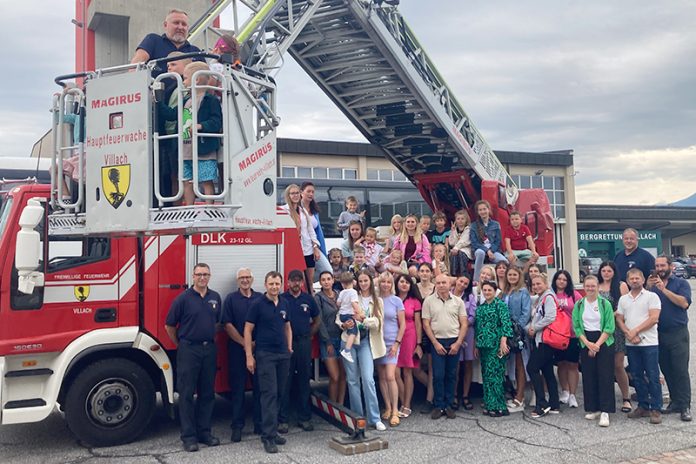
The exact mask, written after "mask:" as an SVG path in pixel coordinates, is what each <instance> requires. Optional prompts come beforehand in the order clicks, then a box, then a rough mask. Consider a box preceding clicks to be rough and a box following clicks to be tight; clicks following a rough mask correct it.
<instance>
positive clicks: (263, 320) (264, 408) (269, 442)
mask: <svg viewBox="0 0 696 464" xmlns="http://www.w3.org/2000/svg"><path fill="white" fill-rule="evenodd" d="M282 285H283V276H282V275H281V274H280V273H278V272H276V271H271V272H269V273H268V274H266V278H265V279H264V286H265V287H266V294H265V295H264V296H263V298H260V299H259V300H258V301H257V302H256V303H254V304H253V305H252V306H251V307H250V308H249V312H248V313H247V321H246V324H245V325H244V351H245V353H246V365H247V369H248V370H249V372H251V373H252V374H254V373H255V372H256V373H257V375H258V382H259V390H260V393H261V441H262V442H263V447H264V449H265V450H266V452H267V453H277V452H278V447H277V446H276V445H284V444H285V443H286V442H287V440H286V439H285V438H284V437H281V436H279V435H278V406H279V402H280V399H281V397H282V395H283V392H284V391H285V384H286V382H287V380H288V368H289V366H290V354H291V353H292V329H291V328H290V321H289V320H288V303H287V301H285V300H284V299H282V298H280V289H281V286H282ZM252 333H253V334H254V343H255V346H254V347H252V340H251V337H252Z"/></svg>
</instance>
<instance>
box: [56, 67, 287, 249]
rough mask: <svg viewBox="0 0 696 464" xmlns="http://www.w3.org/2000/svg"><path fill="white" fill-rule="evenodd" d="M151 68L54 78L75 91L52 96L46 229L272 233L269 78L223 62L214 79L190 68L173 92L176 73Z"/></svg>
mask: <svg viewBox="0 0 696 464" xmlns="http://www.w3.org/2000/svg"><path fill="white" fill-rule="evenodd" d="M182 58H197V59H202V58H204V56H200V55H199V56H189V57H187V56H184V57H177V59H182ZM207 58H209V59H211V57H210V56H208V57H207ZM215 58H217V57H213V58H212V59H215ZM169 60H171V59H169ZM158 64H159V65H162V64H163V63H162V62H160V63H157V62H151V63H149V64H147V65H126V66H119V67H116V68H110V69H103V70H98V71H96V72H93V73H88V74H85V75H80V76H75V75H71V76H64V77H63V78H57V79H56V82H58V83H60V84H62V85H65V84H66V82H67V81H71V80H72V79H74V78H75V77H83V78H84V79H85V84H84V91H83V90H81V89H79V88H76V87H72V86H67V85H66V86H65V89H64V90H63V91H62V92H61V93H60V94H57V96H56V97H55V98H54V104H53V115H54V118H53V121H54V124H53V133H54V134H57V136H56V137H55V140H56V142H55V146H54V153H53V164H52V184H51V207H52V212H51V213H50V214H49V230H50V233H51V234H62V235H70V234H84V233H89V234H110V235H113V234H117V235H118V234H133V233H150V234H154V233H176V232H177V231H182V232H187V231H196V232H201V231H206V230H229V229H232V228H254V229H264V228H265V229H269V228H272V227H273V219H274V217H275V203H276V201H275V200H276V193H275V180H276V169H277V167H276V155H275V153H276V131H275V129H276V126H277V125H278V118H277V116H276V115H275V84H274V83H273V81H272V80H271V79H269V78H268V77H267V76H265V75H263V74H261V73H258V72H256V71H254V70H248V69H245V68H239V69H236V68H233V67H232V66H231V65H230V64H224V65H223V66H222V68H223V70H222V72H219V71H212V70H197V71H196V72H194V73H193V75H192V76H191V78H190V85H189V86H184V82H183V81H182V79H181V77H180V76H179V75H178V74H174V73H164V74H159V75H158V76H157V77H156V78H153V77H152V70H153V68H154V67H155V66H156V65H158ZM164 64H166V63H164ZM215 107H217V110H215ZM166 121H171V124H170V125H169V126H167V125H166V124H165V122H166ZM73 133H74V135H72V134H73ZM170 168H171V171H172V172H171V173H170V172H169V171H168V169H170ZM216 169H217V170H218V172H219V174H218V176H217V177H215V175H214V174H211V173H213V172H214V171H215V170H216ZM68 173H72V176H71V177H72V181H73V182H72V184H73V185H72V187H71V192H70V193H71V194H72V196H70V195H69V194H68V192H67V189H68V187H67V185H66V182H65V180H66V178H68V176H67V175H66V174H68ZM61 174H62V175H61ZM201 183H202V185H203V186H204V187H205V188H201ZM187 191H188V193H186V192H187ZM187 196H188V198H189V201H188V204H186V203H187V202H184V205H181V204H182V200H184V198H186V197H187ZM194 198H195V203H192V201H193V199H194Z"/></svg>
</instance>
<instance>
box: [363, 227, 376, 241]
mask: <svg viewBox="0 0 696 464" xmlns="http://www.w3.org/2000/svg"><path fill="white" fill-rule="evenodd" d="M368 232H371V233H373V234H375V239H376V238H377V235H378V234H377V229H375V228H374V227H368V228H367V229H365V235H367V233H368Z"/></svg>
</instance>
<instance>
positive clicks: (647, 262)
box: [614, 247, 655, 282]
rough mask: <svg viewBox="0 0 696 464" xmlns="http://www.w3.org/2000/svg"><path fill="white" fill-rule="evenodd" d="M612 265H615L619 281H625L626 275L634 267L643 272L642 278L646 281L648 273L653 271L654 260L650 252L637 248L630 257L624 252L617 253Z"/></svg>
mask: <svg viewBox="0 0 696 464" xmlns="http://www.w3.org/2000/svg"><path fill="white" fill-rule="evenodd" d="M614 264H615V265H616V272H617V274H618V275H619V279H621V280H623V281H624V282H625V281H626V273H627V272H628V270H629V269H633V268H634V267H637V268H638V269H640V270H641V271H643V277H645V280H647V279H648V276H649V275H650V273H651V272H652V271H653V270H654V269H655V258H654V257H653V255H651V254H650V252H648V251H646V250H644V249H643V248H640V247H638V248H636V249H635V250H633V253H631V254H630V255H626V253H625V252H624V250H621V251H619V252H618V253H617V254H616V256H615V257H614Z"/></svg>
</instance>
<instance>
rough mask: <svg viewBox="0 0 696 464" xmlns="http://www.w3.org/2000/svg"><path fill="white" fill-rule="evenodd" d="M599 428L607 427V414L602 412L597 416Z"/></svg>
mask: <svg viewBox="0 0 696 464" xmlns="http://www.w3.org/2000/svg"><path fill="white" fill-rule="evenodd" d="M599 426H600V427H609V413H606V412H603V413H602V415H601V416H599Z"/></svg>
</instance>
